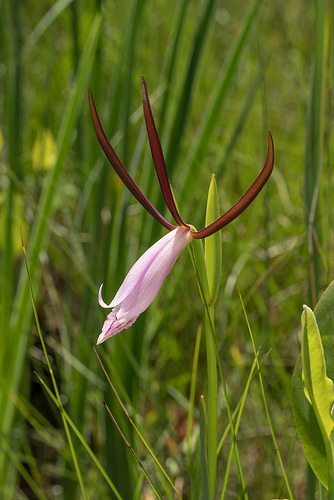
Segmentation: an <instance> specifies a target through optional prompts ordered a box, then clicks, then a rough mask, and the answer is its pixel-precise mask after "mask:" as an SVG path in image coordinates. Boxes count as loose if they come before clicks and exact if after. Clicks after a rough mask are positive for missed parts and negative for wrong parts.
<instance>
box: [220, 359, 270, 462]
mask: <svg viewBox="0 0 334 500" xmlns="http://www.w3.org/2000/svg"><path fill="white" fill-rule="evenodd" d="M270 352H271V351H269V352H268V353H267V354H266V355H265V356H264V357H263V359H262V360H261V362H260V366H262V364H263V363H264V361H265V360H266V359H267V357H268V356H269V353H270ZM256 370H257V368H256ZM256 374H257V371H256V373H253V376H252V377H253V379H254V378H255V376H256ZM247 391H248V389H247ZM247 391H246V389H245V390H244V393H245V392H247ZM244 393H243V395H242V396H241V399H240V400H239V402H238V404H237V406H236V408H235V410H234V412H233V414H232V420H233V421H234V419H235V417H236V415H237V413H238V412H239V410H240V406H241V404H242V401H243V398H244ZM229 432H230V424H227V426H226V427H225V430H224V433H223V435H222V437H221V438H220V441H219V445H218V448H217V455H219V453H220V451H221V449H222V447H223V444H224V441H225V439H226V438H227V436H228V434H229Z"/></svg>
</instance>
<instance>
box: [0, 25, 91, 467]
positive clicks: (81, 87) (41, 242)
mask: <svg viewBox="0 0 334 500" xmlns="http://www.w3.org/2000/svg"><path fill="white" fill-rule="evenodd" d="M100 27H101V16H100V15H97V16H96V17H95V19H94V21H93V24H92V27H91V30H90V33H89V36H88V38H87V42H86V45H85V49H84V51H83V54H82V57H81V61H80V66H79V69H78V73H77V77H76V80H75V82H74V84H73V92H72V96H71V98H70V100H69V102H68V104H67V106H66V108H65V112H64V115H63V120H62V123H61V126H60V129H59V134H58V137H57V149H58V157H57V160H56V163H55V166H54V169H53V171H52V172H50V176H49V178H48V180H47V182H46V185H45V188H44V189H43V192H42V195H41V201H40V204H39V208H38V213H37V216H36V218H35V222H34V225H33V228H32V233H31V236H30V240H29V241H30V248H31V249H32V254H31V264H30V273H31V283H32V287H33V288H34V287H35V283H36V278H37V274H38V259H39V255H40V253H41V251H42V250H44V249H45V247H46V244H47V236H48V234H49V230H50V229H49V228H50V220H51V217H52V215H53V213H54V209H55V206H54V205H55V204H54V201H55V196H56V194H57V182H58V180H59V177H60V175H61V173H62V170H63V166H64V163H65V158H66V155H67V153H68V150H69V147H70V141H71V137H72V133H73V130H74V127H75V123H76V118H77V116H78V113H79V109H80V105H81V103H82V100H83V96H84V95H85V94H86V87H87V81H88V77H89V74H90V70H91V67H92V63H93V59H94V53H95V49H96V45H97V41H98V37H99V33H100ZM11 313H12V314H11V318H10V328H9V335H8V338H13V337H14V336H15V339H16V342H15V344H14V343H12V349H11V351H12V356H11V357H10V358H9V359H8V360H7V365H6V370H5V372H4V373H3V375H2V380H3V383H4V384H5V385H6V386H7V388H8V390H11V391H12V392H17V386H18V384H19V381H20V378H21V373H22V367H23V365H24V363H23V360H24V358H25V354H26V349H27V343H28V338H27V334H28V330H29V325H30V322H31V317H32V310H31V307H29V284H28V280H27V274H26V270H25V268H24V267H22V269H21V274H20V280H19V284H18V288H17V293H16V297H15V301H14V305H13V307H12V309H11ZM10 332H12V334H10ZM0 407H1V409H2V411H1V414H0V429H1V432H2V433H3V435H9V434H10V429H11V426H12V421H13V413H14V407H13V404H12V403H11V402H10V401H9V399H8V396H7V393H6V391H1V392H0ZM0 465H2V464H0ZM0 468H1V471H4V469H3V467H0Z"/></svg>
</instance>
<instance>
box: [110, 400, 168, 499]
mask: <svg viewBox="0 0 334 500" xmlns="http://www.w3.org/2000/svg"><path fill="white" fill-rule="evenodd" d="M104 406H105V408H106V410H107V412H108V414H109V416H110V418H111V419H112V421H113V422H114V424H115V426H116V428H117V430H118V432H119V434H120V435H121V437H122V439H123V441H124V442H125V444H126V446H127V447H128V448H129V450H130V452H131V454H132V456H133V458H134V459H135V461H136V462H137V464H138V465H139V467H140V468H141V470H142V471H143V473H144V475H145V477H146V479H147V480H148V482H149V483H150V485H151V486H152V489H153V491H154V493H155V494H156V495H157V497H158V498H160V500H163V499H162V496H161V494H160V492H159V490H158V488H157V487H156V486H155V484H154V482H153V480H152V479H151V476H150V475H149V473H148V472H147V470H146V469H145V467H144V465H143V463H142V462H141V460H140V459H139V457H138V455H137V453H136V452H135V450H134V449H133V448H132V446H131V445H130V443H129V441H128V440H127V439H126V437H125V436H124V434H123V432H122V430H121V428H120V427H119V425H118V423H117V421H116V419H115V417H114V415H113V414H112V413H111V411H110V409H109V407H108V405H107V404H106V403H104Z"/></svg>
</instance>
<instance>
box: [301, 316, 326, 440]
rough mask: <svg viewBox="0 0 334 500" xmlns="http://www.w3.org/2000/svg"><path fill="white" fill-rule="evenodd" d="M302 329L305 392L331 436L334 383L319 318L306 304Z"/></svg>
mask: <svg viewBox="0 0 334 500" xmlns="http://www.w3.org/2000/svg"><path fill="white" fill-rule="evenodd" d="M302 329H303V338H302V366H303V374H302V375H303V381H304V390H305V395H306V397H307V399H308V400H309V402H310V403H311V404H312V407H313V410H314V412H315V414H316V417H317V420H318V423H319V426H320V429H321V432H322V434H323V436H324V439H326V438H328V439H329V437H330V435H331V433H332V431H333V428H334V421H333V419H332V417H331V409H332V406H333V404H334V385H333V381H332V380H331V379H330V378H328V377H327V374H326V361H325V356H324V349H323V346H322V342H321V336H320V332H319V328H318V324H317V320H316V318H315V315H314V313H313V311H312V310H311V309H310V308H309V307H307V306H304V312H303V314H302Z"/></svg>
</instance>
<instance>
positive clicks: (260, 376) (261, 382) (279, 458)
mask: <svg viewBox="0 0 334 500" xmlns="http://www.w3.org/2000/svg"><path fill="white" fill-rule="evenodd" d="M239 297H240V302H241V306H242V310H243V313H244V316H245V320H246V324H247V328H248V331H249V336H250V338H251V342H252V346H253V352H254V355H255V356H256V363H257V369H258V373H259V381H260V388H261V394H262V400H263V404H264V408H265V412H266V416H267V420H268V424H269V428H270V433H271V436H272V440H273V443H274V447H275V451H276V454H277V458H278V461H279V464H280V467H281V470H282V474H283V477H284V481H285V486H286V488H287V491H288V494H289V498H290V500H293V499H294V496H293V494H292V491H291V487H290V484H289V480H288V477H287V474H286V472H285V468H284V464H283V460H282V457H281V454H280V451H279V449H278V445H277V440H276V436H275V433H274V428H273V425H272V422H271V418H270V413H269V409H268V405H267V399H266V395H265V392H264V385H263V380H262V373H261V368H260V363H259V360H258V358H257V354H256V353H257V351H256V347H255V342H254V337H253V332H252V329H251V326H250V324H249V321H248V317H247V313H246V309H245V306H244V302H243V299H242V296H241V293H240V290H239Z"/></svg>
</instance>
